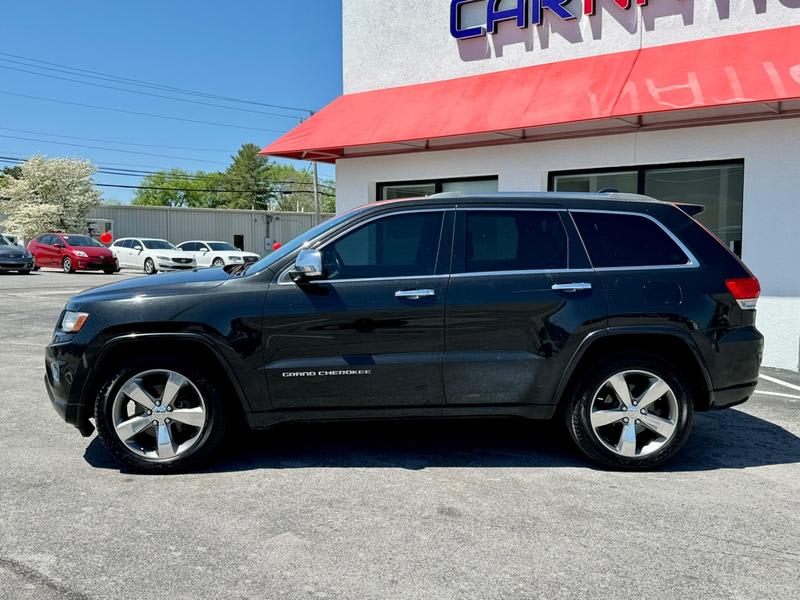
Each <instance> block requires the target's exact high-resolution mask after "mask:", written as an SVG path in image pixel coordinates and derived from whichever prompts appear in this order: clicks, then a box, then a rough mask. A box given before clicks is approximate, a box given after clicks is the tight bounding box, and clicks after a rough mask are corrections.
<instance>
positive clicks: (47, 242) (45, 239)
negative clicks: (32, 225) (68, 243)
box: [38, 235, 53, 246]
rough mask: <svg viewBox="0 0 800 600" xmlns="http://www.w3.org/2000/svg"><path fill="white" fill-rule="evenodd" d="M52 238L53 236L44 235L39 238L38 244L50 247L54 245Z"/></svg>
mask: <svg viewBox="0 0 800 600" xmlns="http://www.w3.org/2000/svg"><path fill="white" fill-rule="evenodd" d="M52 237H53V236H52V235H43V236H41V237H39V240H38V242H39V243H40V244H42V245H44V246H50V245H52V244H53V241H52V239H51V238H52Z"/></svg>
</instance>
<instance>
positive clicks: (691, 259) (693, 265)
mask: <svg viewBox="0 0 800 600" xmlns="http://www.w3.org/2000/svg"><path fill="white" fill-rule="evenodd" d="M567 212H568V213H569V216H570V219H571V220H572V226H573V227H574V228H575V231H577V232H578V237H579V238H580V240H581V243H582V244H583V249H584V251H585V252H586V256H587V257H588V258H589V263H590V264H591V265H592V268H593V269H594V270H595V271H597V272H598V273H604V272H613V271H655V270H661V269H670V270H671V269H697V268H699V267H700V261H698V260H697V257H696V256H695V255H694V254H693V253H692V251H691V250H689V248H687V247H686V244H684V243H683V242H682V241H681V240H680V238H678V236H676V235H675V234H674V233H672V231H670V229H669V228H668V227H667V226H666V225H664V224H663V223H662V222H661V221H659V220H658V219H656V218H655V217H654V216H652V215H648V214H646V213H642V212H636V211H626V210H603V209H590V208H574V209H569V211H567ZM573 213H594V214H597V213H600V214H609V215H627V216H631V217H642V218H645V219H648V220H650V221H652V222H653V223H655V224H656V225H657V226H658V227H660V228H661V230H662V231H663V232H664V233H666V234H667V236H668V237H669V238H670V239H671V240H672V241H673V243H674V244H675V245H677V246H678V248H679V249H680V250H681V252H683V254H684V255H685V256H686V258H687V259H688V262H685V263H683V264H675V265H636V266H621V267H595V266H594V263H593V262H592V255H591V253H590V252H589V247H588V246H587V245H586V240H584V239H583V236H582V235H581V230H580V228H579V227H578V224H577V223H576V222H575V219H574V218H572V214H573Z"/></svg>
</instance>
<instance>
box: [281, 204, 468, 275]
mask: <svg viewBox="0 0 800 600" xmlns="http://www.w3.org/2000/svg"><path fill="white" fill-rule="evenodd" d="M455 211H456V209H455V208H454V207H451V206H445V207H432V208H419V209H413V210H396V211H391V212H382V213H380V214H377V215H374V216H372V217H370V218H368V219H364V220H362V221H358V222H357V223H353V225H352V226H351V227H347V228H346V229H344V230H342V231H340V232H338V233H337V234H336V235H334V236H333V237H331V238H330V239H327V240H325V241H324V242H322V243H321V244H319V245H313V244H312V245H309V246H307V247H305V248H301V249H300V251H302V250H319V251H320V252H321V251H322V250H324V249H325V248H326V247H327V246H329V245H330V244H334V243H336V241H337V240H339V239H341V238H343V237H344V236H346V235H348V234H350V233H353V232H355V231H357V230H358V229H361V228H362V227H365V226H367V225H369V224H370V223H372V222H373V221H377V220H379V219H386V218H389V217H397V216H403V215H410V214H416V213H429V212H439V213H442V224H441V227H440V228H439V244H438V247H437V251H436V259H435V262H434V273H433V274H432V275H402V276H397V277H364V278H351V279H313V280H311V281H309V282H307V284H306V285H321V284H329V285H330V284H336V283H365V282H370V281H409V280H417V279H438V278H442V277H449V276H450V274H449V273H437V272H436V271H438V270H439V267H440V263H441V255H442V252H448V251H449V252H450V256H451V257H452V252H453V236H452V235H448V233H447V232H446V230H445V228H446V227H447V226H448V214H449V213H455ZM450 225H451V226H453V227H454V226H455V219H452V223H451V224H450ZM445 241H449V242H450V248H447V249H446V248H443V247H442V242H445ZM295 258H296V257H295ZM448 264H449V263H448ZM293 268H294V260H291V262H290V264H289V266H288V267H286V268H285V269H284V270H283V271H282V272H281V274H280V276H279V277H278V285H296V284H295V282H293V281H292V279H291V277H290V276H289V273H290V272H291V271H292V269H293ZM447 270H448V271H450V270H452V269H447Z"/></svg>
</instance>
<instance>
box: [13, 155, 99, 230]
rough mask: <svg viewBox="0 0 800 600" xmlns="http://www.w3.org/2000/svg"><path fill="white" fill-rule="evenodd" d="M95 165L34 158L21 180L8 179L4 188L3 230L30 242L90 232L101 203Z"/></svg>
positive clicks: (19, 178) (24, 170)
mask: <svg viewBox="0 0 800 600" xmlns="http://www.w3.org/2000/svg"><path fill="white" fill-rule="evenodd" d="M94 172H95V168H94V166H93V165H92V163H91V161H88V160H78V159H71V158H44V157H43V156H34V157H33V158H31V159H30V160H28V161H26V162H24V163H23V164H22V165H21V169H20V172H19V177H17V178H13V177H4V178H3V183H2V187H0V213H3V214H5V215H6V219H5V221H4V222H3V229H4V230H5V231H7V232H9V233H14V234H16V235H18V236H21V237H22V238H24V239H26V240H30V239H32V238H33V237H35V236H37V235H39V234H40V233H42V232H44V231H73V232H83V231H85V230H86V217H87V215H88V214H89V211H90V210H92V208H94V207H95V206H97V205H98V204H99V203H100V196H101V194H100V192H98V191H97V190H96V189H95V187H94V183H93V182H92V175H94Z"/></svg>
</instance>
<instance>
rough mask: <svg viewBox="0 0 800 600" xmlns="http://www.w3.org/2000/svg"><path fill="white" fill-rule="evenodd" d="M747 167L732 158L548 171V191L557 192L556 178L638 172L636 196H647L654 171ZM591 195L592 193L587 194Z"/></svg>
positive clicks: (742, 160)
mask: <svg viewBox="0 0 800 600" xmlns="http://www.w3.org/2000/svg"><path fill="white" fill-rule="evenodd" d="M733 165H736V166H741V167H744V166H745V161H744V159H743V158H731V159H728V160H724V159H721V160H696V161H689V162H671V163H649V164H644V165H623V166H617V167H592V168H591V169H567V170H563V171H548V173H547V191H548V192H557V190H556V189H555V183H556V177H565V176H567V177H568V176H574V175H602V174H604V173H609V174H614V173H625V172H627V171H635V172H636V192H634V193H636V194H641V195H646V191H645V189H644V184H645V176H646V174H647V171H649V170H653V169H698V168H702V167H725V166H733ZM557 193H563V194H570V193H582V192H557ZM586 193H591V192H586Z"/></svg>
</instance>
